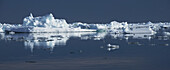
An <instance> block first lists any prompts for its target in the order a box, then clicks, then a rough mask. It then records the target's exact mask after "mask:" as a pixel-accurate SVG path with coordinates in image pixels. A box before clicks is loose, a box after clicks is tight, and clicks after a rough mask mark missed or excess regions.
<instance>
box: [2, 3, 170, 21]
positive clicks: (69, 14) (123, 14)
mask: <svg viewBox="0 0 170 70" xmlns="http://www.w3.org/2000/svg"><path fill="white" fill-rule="evenodd" d="M30 13H33V16H43V15H46V14H49V13H52V14H53V15H54V16H55V18H59V19H66V20H67V22H69V23H72V22H86V23H109V22H111V21H119V22H124V21H126V22H134V23H138V22H148V21H151V22H170V14H169V13H170V0H0V22H1V23H4V22H6V23H22V20H23V18H24V17H26V16H29V14H30Z"/></svg>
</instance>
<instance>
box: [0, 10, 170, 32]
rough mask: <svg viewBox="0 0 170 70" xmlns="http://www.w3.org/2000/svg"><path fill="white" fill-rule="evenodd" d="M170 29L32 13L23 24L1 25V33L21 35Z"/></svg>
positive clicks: (165, 24)
mask: <svg viewBox="0 0 170 70" xmlns="http://www.w3.org/2000/svg"><path fill="white" fill-rule="evenodd" d="M169 27H170V23H168V22H165V23H162V22H160V23H152V22H147V23H127V22H117V21H112V22H110V23H105V24H101V23H99V24H89V23H83V22H74V23H67V22H66V20H65V19H55V18H54V16H53V15H52V14H51V13H50V14H48V15H45V16H38V17H34V16H33V15H32V13H31V14H30V15H29V16H28V17H25V18H24V19H23V24H15V25H14V24H0V32H21V33H62V32H63V33H69V32H107V33H112V34H147V33H149V34H150V33H151V34H152V33H153V34H155V33H156V32H158V31H159V30H160V29H166V28H169Z"/></svg>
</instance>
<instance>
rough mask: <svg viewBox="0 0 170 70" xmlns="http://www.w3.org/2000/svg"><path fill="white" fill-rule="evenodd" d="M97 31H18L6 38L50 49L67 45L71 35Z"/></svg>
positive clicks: (84, 34) (78, 35) (75, 35)
mask: <svg viewBox="0 0 170 70" xmlns="http://www.w3.org/2000/svg"><path fill="white" fill-rule="evenodd" d="M95 34H96V32H80V33H17V34H9V35H6V36H5V39H6V40H15V41H24V45H25V47H26V48H30V49H31V50H32V51H33V48H38V49H50V50H51V51H52V50H53V48H54V47H56V46H65V45H66V43H67V41H68V40H69V38H70V37H80V38H81V37H83V36H91V35H95Z"/></svg>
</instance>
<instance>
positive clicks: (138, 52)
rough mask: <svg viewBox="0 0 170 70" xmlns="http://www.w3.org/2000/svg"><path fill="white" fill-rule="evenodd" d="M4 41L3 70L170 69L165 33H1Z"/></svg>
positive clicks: (1, 47)
mask: <svg viewBox="0 0 170 70" xmlns="http://www.w3.org/2000/svg"><path fill="white" fill-rule="evenodd" d="M0 39H1V40H0V70H30V69H32V70H46V69H50V70H68V69H69V70H104V69H108V70H109V69H110V70H113V69H116V70H168V69H170V67H169V66H170V60H169V59H170V51H169V49H170V36H168V35H165V34H163V33H162V31H160V32H159V33H158V34H155V35H154V34H109V33H95V32H90V33H89V32H85V33H15V34H7V33H0ZM108 44H111V45H113V46H112V47H109V46H108ZM115 46H116V47H115Z"/></svg>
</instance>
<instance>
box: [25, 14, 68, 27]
mask: <svg viewBox="0 0 170 70" xmlns="http://www.w3.org/2000/svg"><path fill="white" fill-rule="evenodd" d="M23 26H33V27H48V28H49V27H50V28H54V27H55V28H66V27H68V24H67V22H66V20H64V19H55V18H54V16H53V15H52V14H51V13H50V14H48V15H45V16H41V17H33V15H32V13H30V16H28V17H26V18H24V20H23Z"/></svg>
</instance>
